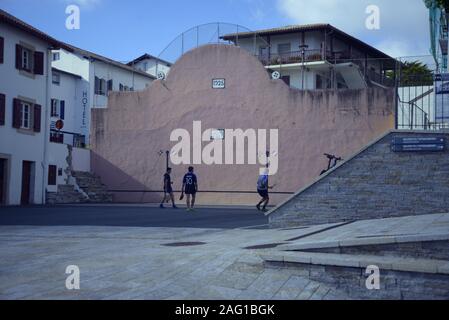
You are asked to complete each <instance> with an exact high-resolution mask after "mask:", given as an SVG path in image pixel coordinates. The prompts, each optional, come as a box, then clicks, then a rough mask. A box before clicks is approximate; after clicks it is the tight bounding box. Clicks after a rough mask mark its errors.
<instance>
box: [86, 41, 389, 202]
mask: <svg viewBox="0 0 449 320" xmlns="http://www.w3.org/2000/svg"><path fill="white" fill-rule="evenodd" d="M215 78H224V79H226V88H225V89H213V88H212V79H215ZM193 121H201V122H202V130H206V129H208V128H224V129H238V128H241V129H243V130H246V129H249V128H252V129H279V150H278V153H279V170H278V172H277V174H276V175H274V176H273V177H271V178H270V183H271V184H276V185H277V186H276V188H275V189H274V190H273V191H274V192H296V191H297V190H298V189H300V188H302V187H304V186H306V185H307V184H308V183H310V182H311V181H312V180H313V179H315V178H316V177H317V176H318V175H319V173H320V172H321V170H322V169H324V168H325V167H326V166H327V160H326V158H325V157H324V156H323V153H332V154H336V155H338V156H342V157H347V156H349V155H351V154H352V153H354V152H356V151H357V150H358V149H360V148H362V147H363V146H364V145H366V144H367V143H369V142H370V141H371V140H373V139H374V138H376V137H378V136H380V135H381V134H383V133H385V132H386V131H388V130H390V129H393V128H394V91H393V89H382V88H368V89H363V90H315V91H305V92H302V91H299V90H296V89H291V88H289V87H288V86H287V85H286V84H284V83H283V82H282V81H280V80H272V79H270V76H269V74H268V72H267V71H266V70H265V68H264V67H263V66H262V64H261V63H260V62H259V61H258V59H257V58H256V57H253V56H251V55H250V54H249V53H247V52H246V51H245V50H243V49H241V48H238V47H235V46H228V45H207V46H203V47H200V48H197V49H194V50H192V51H190V52H188V53H186V54H185V55H184V56H182V57H181V59H179V60H178V61H177V62H176V63H175V64H174V65H173V67H172V69H171V71H170V73H169V75H168V77H167V79H166V80H165V81H159V80H158V81H155V82H154V83H153V84H152V85H151V86H150V87H149V88H148V89H146V90H145V91H142V92H114V93H112V94H110V96H109V104H108V108H107V109H96V110H93V111H92V133H93V134H92V135H93V136H92V139H91V141H92V157H91V158H92V160H91V161H92V170H93V172H94V173H96V174H98V175H100V176H101V178H102V180H103V182H104V183H105V184H106V185H107V186H108V188H109V189H110V190H121V191H123V192H115V193H114V201H117V202H158V201H160V200H161V197H162V194H161V193H150V192H148V193H143V192H141V191H143V190H147V191H156V190H162V175H163V174H164V171H165V155H162V156H160V155H159V154H158V152H159V151H160V150H170V149H171V148H172V147H173V146H174V145H175V144H176V142H170V134H171V132H172V131H173V130H174V129H178V128H183V129H186V130H188V131H189V132H190V134H191V135H192V124H193ZM206 144H207V143H204V145H206ZM223 153H224V152H223ZM171 167H173V173H172V178H173V180H174V182H175V184H174V189H175V190H179V189H180V188H181V180H182V177H183V175H184V173H185V172H186V170H187V167H188V165H181V166H175V165H172V164H171ZM259 169H260V165H248V164H246V165H212V166H208V165H204V164H203V165H195V172H196V173H197V176H198V180H199V189H200V191H201V190H203V191H204V190H207V191H218V192H217V193H200V194H199V195H198V197H197V198H198V203H199V204H253V203H255V202H257V201H258V200H259V197H258V195H257V194H255V193H237V194H236V193H228V192H229V191H233V192H235V191H248V192H255V188H256V181H257V177H258V174H259ZM177 197H178V196H177ZM286 197H288V195H286V194H273V195H272V197H271V199H272V204H276V203H279V202H280V201H282V200H284V199H285V198H286Z"/></svg>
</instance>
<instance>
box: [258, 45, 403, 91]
mask: <svg viewBox="0 0 449 320" xmlns="http://www.w3.org/2000/svg"><path fill="white" fill-rule="evenodd" d="M257 57H258V59H259V60H260V61H261V62H262V64H263V65H264V66H266V67H269V66H273V67H282V66H284V65H288V64H302V63H304V64H306V63H310V62H318V61H325V62H327V63H329V64H331V65H337V64H343V63H353V64H354V65H356V66H357V67H358V68H359V70H360V72H361V74H362V75H363V77H364V78H365V80H366V81H367V82H368V83H371V82H374V83H376V84H378V85H382V86H386V87H394V86H395V79H394V76H392V75H391V74H390V75H388V74H387V73H379V72H377V71H375V70H372V69H370V68H369V67H368V62H370V63H372V62H373V61H374V62H375V63H376V64H378V63H379V62H384V61H385V60H387V59H365V58H363V57H360V55H351V53H350V52H349V51H333V52H331V51H328V52H326V53H324V51H323V50H321V49H307V50H300V51H290V52H283V53H263V54H258V55H257ZM388 62H390V64H392V65H393V64H394V63H391V62H392V60H391V59H390V61H388ZM329 77H331V76H329Z"/></svg>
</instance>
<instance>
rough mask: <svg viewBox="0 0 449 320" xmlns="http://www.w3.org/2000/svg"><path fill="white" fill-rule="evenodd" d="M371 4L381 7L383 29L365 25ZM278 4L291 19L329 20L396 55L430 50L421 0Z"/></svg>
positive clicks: (293, 0) (285, 1)
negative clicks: (368, 27)
mask: <svg viewBox="0 0 449 320" xmlns="http://www.w3.org/2000/svg"><path fill="white" fill-rule="evenodd" d="M369 5H376V6H378V7H379V8H380V30H368V29H367V28H366V27H365V21H366V19H367V17H368V14H366V12H365V11H366V8H367V7H368V6H369ZM277 8H278V11H279V12H280V13H281V14H282V15H283V16H285V17H286V18H287V19H289V20H290V21H292V23H295V24H307V23H330V24H332V25H333V26H335V27H337V28H339V29H342V30H343V31H345V32H347V33H349V34H351V35H353V36H355V37H358V38H360V39H361V40H363V41H365V42H367V43H369V44H371V45H373V46H375V47H378V48H379V49H383V50H384V51H385V52H386V53H389V54H390V55H393V56H398V55H400V56H411V55H427V54H429V50H428V48H429V46H430V42H429V24H428V11H427V9H426V7H425V5H424V2H423V1H422V0H394V1H391V0H313V1H310V0H277Z"/></svg>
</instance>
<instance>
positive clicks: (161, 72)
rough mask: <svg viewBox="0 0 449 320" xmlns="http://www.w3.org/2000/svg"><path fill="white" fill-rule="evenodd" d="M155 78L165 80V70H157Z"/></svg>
mask: <svg viewBox="0 0 449 320" xmlns="http://www.w3.org/2000/svg"><path fill="white" fill-rule="evenodd" d="M157 78H158V80H165V72H163V71H159V72H158V73H157Z"/></svg>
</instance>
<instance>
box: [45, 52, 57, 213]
mask: <svg viewBox="0 0 449 320" xmlns="http://www.w3.org/2000/svg"><path fill="white" fill-rule="evenodd" d="M52 50H54V48H53V47H49V48H48V49H47V75H46V86H45V108H44V112H43V114H44V117H45V119H44V122H43V123H44V148H43V162H42V204H43V205H45V204H46V202H47V199H46V193H47V192H46V189H47V182H46V181H47V180H46V178H45V177H46V176H47V175H46V173H47V170H48V148H49V143H50V125H49V119H50V113H49V109H50V107H49V106H50V104H51V101H50V100H51V97H50V94H51V72H52V71H51V63H52V59H51V55H52Z"/></svg>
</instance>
